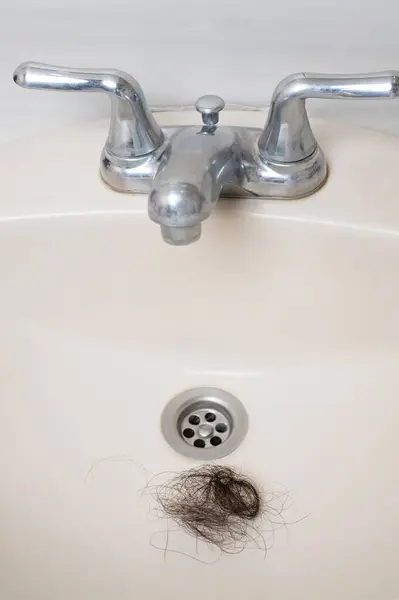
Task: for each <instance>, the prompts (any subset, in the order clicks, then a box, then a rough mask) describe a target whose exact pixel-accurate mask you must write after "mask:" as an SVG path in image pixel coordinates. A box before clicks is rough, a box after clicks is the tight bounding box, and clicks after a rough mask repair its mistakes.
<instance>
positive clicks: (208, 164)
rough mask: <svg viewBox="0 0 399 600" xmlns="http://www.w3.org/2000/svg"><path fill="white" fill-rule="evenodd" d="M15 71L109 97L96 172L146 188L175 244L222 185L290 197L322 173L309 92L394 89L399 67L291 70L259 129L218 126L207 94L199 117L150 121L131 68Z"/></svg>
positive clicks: (371, 94)
mask: <svg viewBox="0 0 399 600" xmlns="http://www.w3.org/2000/svg"><path fill="white" fill-rule="evenodd" d="M14 81H15V82H16V83H17V84H18V85H20V86H22V87H27V88H36V89H44V90H63V91H102V92H105V93H106V94H108V95H109V96H110V98H111V123H110V129H109V135H108V139H107V141H106V143H105V146H104V149H103V152H102V156H101V175H102V177H103V179H104V181H105V182H106V183H107V184H108V185H109V186H110V187H112V188H113V189H115V190H117V191H121V192H138V193H145V194H148V214H149V216H150V218H151V219H152V220H153V221H155V222H156V223H158V224H159V225H160V227H161V233H162V237H163V239H164V240H165V241H166V242H168V243H170V244H173V245H176V246H179V245H185V244H190V243H192V242H194V241H196V240H198V239H199V237H200V236H201V227H202V221H203V220H204V219H206V218H207V217H208V216H209V215H210V214H211V212H212V210H213V209H214V207H215V205H216V203H217V200H218V198H219V195H220V194H224V195H235V196H236V195H241V196H242V195H243V194H245V193H247V194H253V195H257V196H263V197H265V198H279V199H295V198H302V197H305V196H308V195H309V194H312V193H313V192H315V191H316V190H317V189H319V188H320V187H321V186H322V185H323V183H324V182H325V181H326V178H327V163H326V160H325V158H324V155H323V152H322V150H321V149H320V147H319V146H318V144H317V142H316V140H315V138H314V135H313V132H312V130H311V127H310V124H309V121H308V116H307V113H306V107H305V101H306V99H307V98H396V97H397V96H398V94H399V92H398V89H399V71H392V72H383V73H375V74H364V75H323V74H310V73H298V74H295V75H290V76H289V77H287V78H286V79H284V80H283V81H281V83H279V85H278V86H277V87H276V90H275V92H274V94H273V98H272V103H271V106H270V110H269V115H268V118H267V121H266V124H265V127H264V129H263V131H261V130H260V129H252V128H244V127H221V126H219V125H218V121H219V113H220V111H221V110H223V108H224V100H223V99H222V98H220V97H219V96H214V95H207V96H202V97H201V98H199V99H198V100H197V102H196V104H195V108H196V109H197V111H198V112H200V113H201V116H202V125H201V126H191V127H167V128H165V129H163V130H161V128H160V127H159V126H158V124H157V123H156V121H155V119H154V117H153V115H152V113H151V111H150V110H149V108H148V106H147V103H146V101H145V98H144V94H143V92H142V90H141V88H140V86H139V84H138V83H137V81H136V80H135V79H133V77H131V76H130V75H128V74H127V73H123V72H121V71H115V70H109V71H108V70H106V71H105V70H97V69H92V70H87V69H83V70H82V69H78V70H76V69H68V68H63V67H53V66H48V65H42V64H40V63H23V64H22V65H20V66H19V67H18V68H17V69H16V71H15V73H14Z"/></svg>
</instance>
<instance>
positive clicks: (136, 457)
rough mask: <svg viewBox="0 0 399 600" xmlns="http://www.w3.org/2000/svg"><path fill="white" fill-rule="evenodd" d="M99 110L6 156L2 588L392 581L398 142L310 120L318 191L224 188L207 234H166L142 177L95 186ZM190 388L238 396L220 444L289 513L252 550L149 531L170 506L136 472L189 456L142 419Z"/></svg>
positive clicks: (1, 216)
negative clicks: (232, 443)
mask: <svg viewBox="0 0 399 600" xmlns="http://www.w3.org/2000/svg"><path fill="white" fill-rule="evenodd" d="M158 117H159V118H160V121H161V123H163V124H174V123H176V122H180V123H184V122H186V123H188V122H190V121H191V122H194V121H196V120H197V119H198V117H197V116H196V115H194V114H193V113H182V114H178V115H176V114H164V115H161V116H159V115H158ZM223 120H224V122H231V123H232V124H240V125H250V126H254V125H255V126H262V124H263V120H264V115H263V114H261V113H238V112H237V113H228V112H227V113H224V114H222V121H223ZM106 128H107V123H103V122H100V123H93V124H88V125H86V126H84V127H81V128H80V129H76V130H69V131H66V132H55V133H54V134H50V135H48V136H47V137H46V138H41V139H33V140H23V141H19V142H14V143H12V144H8V145H6V146H4V147H3V149H2V151H1V155H0V173H1V180H2V194H1V200H0V277H1V281H2V292H1V297H0V309H1V313H0V314H1V315H2V316H1V319H0V330H1V338H0V340H1V342H0V354H1V361H0V415H1V419H0V482H1V493H0V598H1V599H4V600H37V599H40V600H72V599H73V600H94V599H95V600H110V599H112V600H128V599H129V600H131V599H132V598H137V599H139V598H140V599H143V600H144V599H145V600H147V599H148V600H150V599H151V600H153V599H154V600H155V599H156V598H165V597H166V598H173V599H174V600H183V599H185V598H187V596H189V597H190V598H192V599H193V600H200V599H201V600H202V599H203V598H204V597H207V598H209V599H211V600H213V599H216V598H220V597H224V598H229V599H231V600H236V599H237V600H238V599H241V598H243V597H248V598H265V599H266V598H267V599H269V598H270V600H293V599H295V600H321V599H323V600H337V599H339V600H395V598H398V597H399V573H398V568H397V544H398V539H399V519H398V505H399V477H398V472H399V468H398V467H399V436H398V433H397V432H398V426H399V401H398V398H399V376H398V373H399V370H398V369H399V316H398V306H399V267H398V256H399V199H398V192H397V184H396V174H397V173H396V172H397V165H398V161H399V141H398V140H397V139H395V138H390V137H387V136H383V135H380V134H377V133H372V132H368V131H363V130H357V129H353V130H348V128H347V127H341V126H338V125H336V124H327V123H323V122H320V123H318V124H315V133H316V135H317V137H318V139H319V141H320V143H321V145H322V147H323V149H324V150H325V152H326V155H327V157H328V159H329V164H330V171H331V173H330V179H329V181H328V182H327V184H326V186H325V187H324V188H323V189H322V190H321V191H320V192H318V193H317V194H315V195H314V196H312V197H311V198H308V199H306V200H302V201H296V202H282V201H279V202H273V201H263V200H245V201H232V200H222V201H221V202H220V204H219V206H218V209H217V211H216V214H214V215H212V216H211V217H210V218H209V219H208V220H207V221H206V222H205V223H204V225H203V236H202V239H201V241H200V242H198V243H195V244H193V245H191V246H188V247H184V248H176V247H170V246H168V245H166V244H165V243H164V242H162V240H161V236H160V232H159V230H158V227H157V226H155V225H154V224H153V223H151V222H150V221H149V219H148V217H147V216H146V198H145V197H144V196H131V195H122V194H117V193H115V192H112V191H111V190H109V189H108V188H106V187H105V185H104V184H103V183H102V182H101V180H100V177H99V175H98V160H99V154H100V150H101V146H102V143H103V141H104V139H105V135H106ZM72 151H73V152H74V153H75V155H76V152H77V151H78V152H80V154H81V165H82V167H80V166H79V168H78V167H77V166H75V165H72V164H70V157H71V156H72ZM193 386H217V387H221V388H224V389H226V390H228V391H230V392H232V393H233V394H235V395H236V396H237V397H238V398H239V399H240V400H241V401H242V402H243V403H244V405H245V406H246V409H247V411H248V414H249V420H250V422H249V431H248V435H247V437H246V439H245V441H244V442H243V443H242V444H241V445H240V446H239V448H238V449H237V450H236V451H235V452H234V453H233V454H231V455H229V456H227V457H226V458H225V459H223V460H222V461H220V462H222V463H224V464H229V465H234V466H237V467H238V468H240V469H242V470H243V471H244V472H245V473H250V474H252V476H253V477H254V479H255V481H257V482H258V483H259V484H260V485H261V486H262V487H263V488H264V489H265V490H266V492H277V493H281V492H282V491H288V492H289V496H290V500H289V502H288V503H287V506H286V509H285V511H284V513H283V516H284V519H285V521H286V522H287V523H288V525H287V529H284V528H281V529H279V530H277V531H275V532H274V534H272V533H270V531H266V530H267V529H269V530H270V525H268V524H267V522H266V523H265V524H264V529H265V531H264V536H265V539H266V543H267V545H268V547H269V548H270V550H269V552H268V553H267V556H266V560H265V559H264V554H263V552H261V551H260V552H255V551H251V550H247V551H244V552H242V553H241V554H238V555H234V556H232V555H222V556H221V557H220V559H219V560H218V561H217V562H216V564H213V565H209V564H205V565H204V564H203V563H202V562H198V560H195V559H196V558H200V560H202V561H204V562H205V563H213V562H214V560H215V558H218V555H217V554H216V553H215V552H211V551H210V550H209V549H207V548H203V549H202V551H201V555H200V556H196V555H195V552H193V553H191V555H192V556H193V557H194V559H190V558H188V557H187V556H186V555H184V554H182V553H181V552H187V550H186V547H190V543H191V541H190V540H187V539H184V540H182V538H180V537H177V538H175V539H173V540H171V541H170V545H169V550H172V551H169V552H166V553H164V552H162V551H159V550H157V549H155V548H154V545H155V546H159V547H162V545H163V544H164V543H165V541H164V538H165V536H164V534H163V533H162V530H163V529H164V527H165V524H164V523H163V522H157V520H156V519H155V518H154V517H153V516H151V515H149V513H148V511H149V497H148V496H147V495H144V496H142V495H141V490H142V488H143V487H144V486H145V485H146V482H147V481H148V480H149V479H150V477H151V476H152V475H154V474H157V473H159V472H162V471H179V470H181V469H185V468H189V467H191V466H194V465H195V464H196V463H195V462H193V461H190V460H189V459H185V458H183V457H182V456H180V455H178V454H176V453H175V452H174V451H173V450H172V449H171V448H169V447H168V445H167V444H166V442H165V441H164V439H163V438H162V436H161V433H160V427H159V419H160V414H161V412H162V410H163V408H164V406H165V404H166V403H167V402H168V400H169V399H170V398H171V397H172V396H174V395H175V394H176V393H178V392H180V391H181V390H184V389H185V388H189V387H193ZM140 465H142V467H141V466H140ZM304 517H305V518H304ZM295 521H299V522H298V523H296V524H294V522H295ZM183 546H184V547H183ZM194 546H195V543H194ZM175 551H176V552H177V553H176V552H175ZM188 553H189V554H190V551H189V552H188Z"/></svg>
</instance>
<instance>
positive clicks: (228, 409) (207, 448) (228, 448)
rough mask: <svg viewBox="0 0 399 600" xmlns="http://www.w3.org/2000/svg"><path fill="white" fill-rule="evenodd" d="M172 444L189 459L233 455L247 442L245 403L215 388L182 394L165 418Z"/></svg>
mask: <svg viewBox="0 0 399 600" xmlns="http://www.w3.org/2000/svg"><path fill="white" fill-rule="evenodd" d="M161 429H162V433H163V435H164V437H165V439H166V441H167V442H168V444H169V445H170V446H171V447H172V448H173V449H174V450H176V452H180V454H183V455H184V456H188V457H189V458H197V459H200V460H215V459H217V458H221V457H222V456H226V454H230V452H232V451H233V450H235V448H237V446H238V445H239V444H240V443H241V442H242V440H243V439H244V437H245V435H246V433H247V430H248V415H247V412H246V410H245V408H244V406H243V405H242V403H241V402H240V401H239V400H238V398H236V397H235V396H233V395H232V394H230V393H229V392H226V391H225V390H221V389H219V388H213V387H202V388H192V389H189V390H185V391H184V392H181V393H180V394H178V395H177V396H175V397H174V398H172V400H171V401H170V402H169V403H168V404H167V405H166V407H165V410H164V411H163V413H162V417H161Z"/></svg>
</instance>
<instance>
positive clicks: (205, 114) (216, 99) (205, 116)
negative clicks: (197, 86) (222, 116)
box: [195, 94, 225, 127]
mask: <svg viewBox="0 0 399 600" xmlns="http://www.w3.org/2000/svg"><path fill="white" fill-rule="evenodd" d="M224 106H225V104H224V100H223V98H221V97H220V96H215V95H213V94H206V95H205V96H201V98H198V100H197V102H196V103H195V108H196V110H197V111H198V112H199V113H201V116H202V122H203V124H204V125H208V126H210V127H213V126H214V125H217V124H218V122H219V113H220V111H221V110H223V109H224Z"/></svg>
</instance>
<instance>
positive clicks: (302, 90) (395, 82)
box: [258, 71, 399, 163]
mask: <svg viewBox="0 0 399 600" xmlns="http://www.w3.org/2000/svg"><path fill="white" fill-rule="evenodd" d="M398 96H399V71H382V72H380V73H358V74H348V75H327V74H324V73H296V74H294V75H290V76H289V77H286V78H285V79H283V81H281V82H280V83H279V84H278V86H277V87H276V89H275V90H274V94H273V98H272V102H271V105H270V110H269V115H268V118H267V121H266V125H265V128H264V130H263V131H262V133H261V135H260V137H259V141H258V148H259V153H260V156H261V157H262V158H263V159H264V160H265V161H268V160H270V161H274V162H281V163H293V162H298V161H301V160H306V158H308V157H309V156H311V154H312V153H313V152H314V151H315V150H316V148H317V142H316V140H315V138H314V136H313V132H312V130H311V127H310V124H309V121H308V116H307V112H306V107H305V101H306V99H307V98H332V99H337V98H342V99H353V98H354V99H356V98H358V99H359V98H363V99H367V98H374V99H376V98H387V99H390V98H398Z"/></svg>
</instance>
